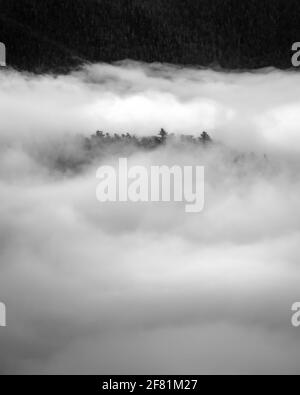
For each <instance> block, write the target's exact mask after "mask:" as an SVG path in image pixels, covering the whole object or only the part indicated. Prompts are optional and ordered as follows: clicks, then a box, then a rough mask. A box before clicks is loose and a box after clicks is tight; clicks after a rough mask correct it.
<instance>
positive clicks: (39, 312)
mask: <svg viewBox="0 0 300 395" xmlns="http://www.w3.org/2000/svg"><path fill="white" fill-rule="evenodd" d="M299 79H300V76H299V74H298V73H297V72H282V71H278V70H272V69H266V70H261V71H257V72H255V73H250V72H244V73H225V72H221V71H211V70H201V69H192V68H179V67H175V66H171V65H159V64H155V65H145V64H142V63H136V62H123V63H118V64H115V65H107V64H95V65H90V66H86V67H83V68H82V69H80V70H77V71H74V72H72V73H70V74H68V75H59V76H57V75H40V76H37V75H34V74H28V73H20V72H17V71H14V70H5V71H2V70H1V71H0V119H1V125H0V153H1V155H0V200H1V205H0V219H1V221H0V301H1V302H3V303H5V304H6V308H7V327H6V328H0V347H1V351H2V352H1V355H0V369H1V372H2V373H21V374H29V373H31V374H32V373H40V374H61V373H64V374H68V373H70V374H85V373H89V374H100V373H101V374H199V373H204V374H205V373H208V374H226V373H241V374H250V373H260V374H261V373H266V374H268V373H271V374H279V373H298V366H299V363H300V357H299V355H300V345H299V341H298V336H299V331H298V330H297V329H296V328H293V327H292V325H291V316H292V312H291V306H292V304H293V303H294V302H296V301H298V300H299V298H300V295H299V278H300V277H299V257H300V254H299V247H298V246H299V242H300V233H299V232H300V225H299V214H300V212H299V211H300V205H299V198H298V197H299V193H300V180H299V169H300V160H299V157H298V154H299V147H300V144H299V142H300V141H299V133H298V117H300V115H299V114H300V112H299V105H300V101H299V97H300V84H299V82H300V81H299ZM299 120H300V119H299ZM161 127H163V128H165V129H166V130H167V131H168V132H169V133H175V134H179V133H182V134H194V135H197V136H199V135H200V134H201V132H202V131H203V130H206V131H207V132H208V133H209V134H210V135H211V136H212V138H213V140H214V141H215V144H213V146H212V147H209V148H205V147H198V146H194V145H192V144H184V145H182V146H180V147H178V146H177V145H174V144H171V143H170V144H167V145H166V146H162V147H160V148H158V149H156V150H150V151H149V152H139V151H138V150H135V151H131V150H129V151H130V154H129V153H128V152H129V151H128V150H127V149H126V147H123V148H122V150H120V152H118V150H117V151H116V150H115V151H114V152H111V151H108V152H107V153H106V155H105V156H101V157H99V158H98V157H96V158H92V159H91V160H85V159H89V158H85V156H86V152H85V151H84V150H83V148H82V145H81V137H80V136H84V137H89V136H90V135H91V134H93V133H95V132H96V130H103V131H105V132H110V133H115V132H119V133H127V132H130V133H132V134H136V135H138V136H146V135H149V134H155V133H157V132H158V131H159V129H160V128H161ZM127 154H128V156H129V160H130V163H132V164H137V165H145V166H149V165H150V164H165V165H170V166H171V165H201V166H205V171H206V175H205V209H204V211H203V212H201V213H198V214H186V213H185V211H184V209H183V204H179V203H178V204H175V203H172V204H167V203H151V204H150V203H149V204H133V203H102V204H100V203H99V202H98V201H97V200H96V186H97V180H96V171H97V168H98V167H99V166H100V165H103V164H111V165H116V160H117V159H118V158H119V157H121V156H122V157H124V156H127ZM61 156H62V157H64V158H65V157H67V158H72V159H78V158H80V159H81V160H82V162H83V163H84V166H82V167H80V168H78V169H77V168H76V169H74V171H61V169H60V168H59V167H58V166H57V159H58V158H59V157H61ZM71 170H72V169H71Z"/></svg>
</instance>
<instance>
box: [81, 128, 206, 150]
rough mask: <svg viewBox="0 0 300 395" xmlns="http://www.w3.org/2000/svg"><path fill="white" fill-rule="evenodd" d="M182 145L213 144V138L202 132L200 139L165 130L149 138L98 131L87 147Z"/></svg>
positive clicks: (89, 139) (143, 147)
mask: <svg viewBox="0 0 300 395" xmlns="http://www.w3.org/2000/svg"><path fill="white" fill-rule="evenodd" d="M178 141H180V142H181V143H184V142H186V143H191V144H202V145H207V144H211V143H212V138H211V137H210V136H209V134H208V133H207V132H202V133H201V135H200V136H199V137H195V136H193V135H180V136H177V135H175V134H173V133H172V134H168V133H167V132H166V131H165V130H164V129H161V130H160V132H159V133H158V134H157V135H154V136H147V137H137V136H136V135H133V134H130V133H126V134H125V133H123V134H118V133H114V134H110V133H104V132H102V131H97V132H96V134H95V135H92V136H91V137H90V138H86V140H85V146H86V148H87V149H88V150H93V149H95V148H103V147H107V146H110V145H115V144H124V145H125V146H134V147H138V148H142V149H147V150H151V149H155V148H158V147H160V146H162V145H165V144H167V143H172V142H173V143H175V142H178Z"/></svg>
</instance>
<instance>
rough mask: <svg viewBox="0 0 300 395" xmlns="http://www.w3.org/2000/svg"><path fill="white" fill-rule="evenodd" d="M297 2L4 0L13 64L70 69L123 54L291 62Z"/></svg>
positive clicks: (237, 64) (188, 60) (239, 63)
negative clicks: (84, 63)
mask: <svg viewBox="0 0 300 395" xmlns="http://www.w3.org/2000/svg"><path fill="white" fill-rule="evenodd" d="M299 19H300V2H299V1H298V0H272V1H270V0H243V1H240V0H43V1H40V0H22V1H20V0H0V41H2V42H4V43H5V44H6V45H7V48H8V63H9V64H10V65H12V66H14V67H17V68H20V69H27V70H35V71H45V70H65V69H68V68H69V67H70V66H75V65H78V64H80V63H83V62H87V61H90V62H99V61H105V62H111V61H118V60H122V59H133V60H141V61H146V62H169V63H177V64H197V65H203V66H208V65H213V64H215V65H220V66H222V67H224V68H229V69H231V68H232V69H235V68H259V67H266V66H276V67H280V68H289V67H291V61H290V59H291V45H292V43H294V42H295V41H297V40H298V39H299V37H300V23H299Z"/></svg>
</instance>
